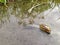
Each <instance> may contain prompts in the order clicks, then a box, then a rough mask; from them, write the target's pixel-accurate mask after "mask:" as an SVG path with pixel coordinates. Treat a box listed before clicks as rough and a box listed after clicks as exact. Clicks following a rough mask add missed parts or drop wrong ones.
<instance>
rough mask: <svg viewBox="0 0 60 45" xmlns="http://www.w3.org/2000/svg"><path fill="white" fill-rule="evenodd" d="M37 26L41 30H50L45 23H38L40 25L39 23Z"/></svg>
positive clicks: (47, 31)
mask: <svg viewBox="0 0 60 45" xmlns="http://www.w3.org/2000/svg"><path fill="white" fill-rule="evenodd" d="M39 28H40V30H42V31H44V32H46V33H48V34H50V32H51V29H50V27H49V26H47V25H45V24H40V25H39Z"/></svg>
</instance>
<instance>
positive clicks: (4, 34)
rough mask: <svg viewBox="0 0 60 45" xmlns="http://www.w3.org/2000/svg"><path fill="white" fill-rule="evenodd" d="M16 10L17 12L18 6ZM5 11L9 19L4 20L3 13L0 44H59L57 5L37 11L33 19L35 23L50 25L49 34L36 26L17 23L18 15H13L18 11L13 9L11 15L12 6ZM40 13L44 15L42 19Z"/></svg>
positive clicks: (59, 24)
mask: <svg viewBox="0 0 60 45" xmlns="http://www.w3.org/2000/svg"><path fill="white" fill-rule="evenodd" d="M16 10H18V12H19V8H18V9H16ZM7 12H8V13H9V16H6V15H5V16H6V17H8V18H7V19H8V20H9V21H6V20H7V19H6V18H4V15H3V19H2V23H1V24H0V45H60V12H59V9H58V7H55V8H54V9H53V10H52V11H51V9H48V10H46V11H44V12H42V13H38V14H36V15H37V16H36V18H35V19H34V24H36V25H39V24H40V23H44V24H48V26H50V28H51V34H49V35H48V34H46V33H44V32H42V31H41V30H40V29H38V28H36V27H31V26H22V25H19V24H18V21H21V20H19V19H20V18H18V17H19V16H16V15H15V14H18V13H17V12H15V13H14V11H13V13H14V14H12V15H11V12H12V7H9V8H8V11H7ZM8 13H7V15H8ZM4 14H6V13H4ZM42 15H43V16H44V17H45V18H44V19H40V17H41V16H42ZM0 19H1V18H0ZM22 19H23V18H22ZM27 19H28V18H27Z"/></svg>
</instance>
